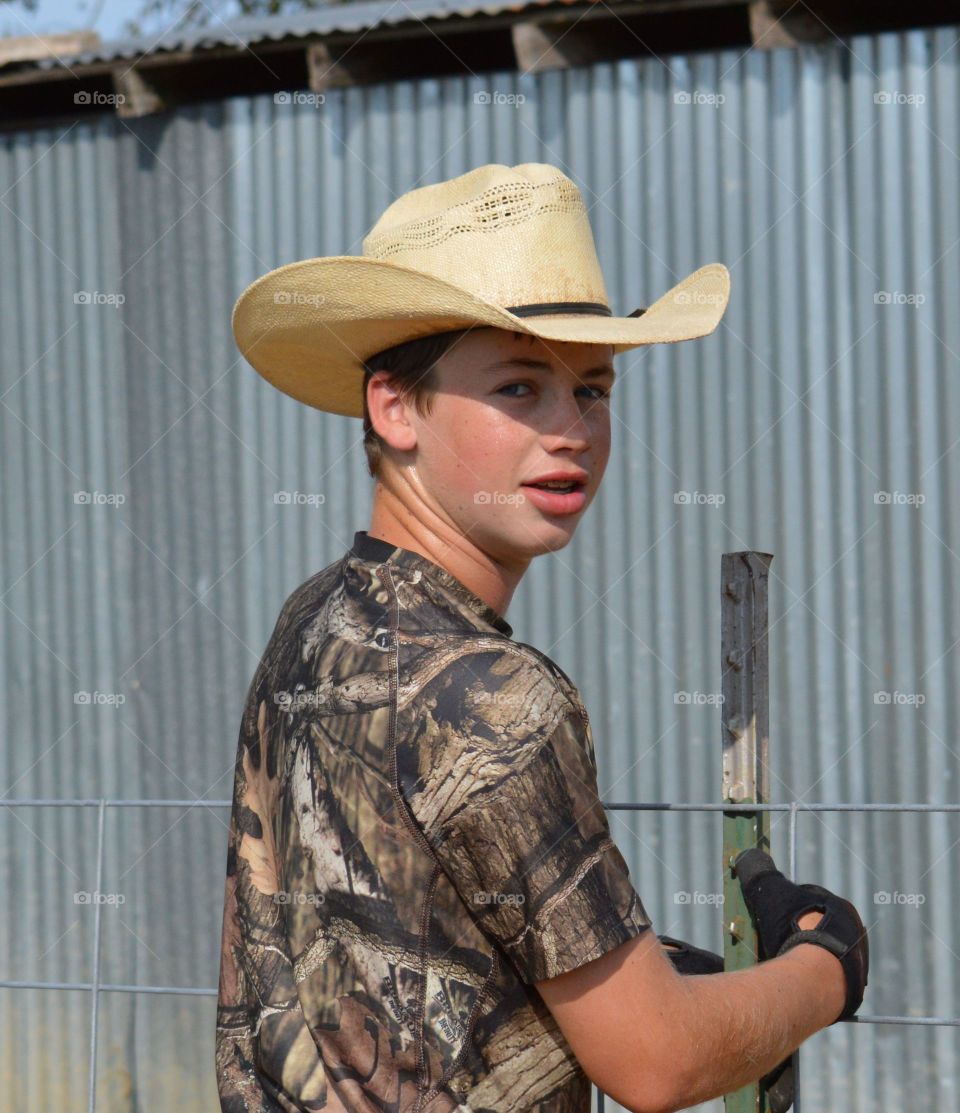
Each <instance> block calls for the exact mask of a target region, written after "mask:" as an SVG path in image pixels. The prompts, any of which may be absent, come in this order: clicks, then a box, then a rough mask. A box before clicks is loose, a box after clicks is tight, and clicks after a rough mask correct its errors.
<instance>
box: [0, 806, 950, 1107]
mask: <svg viewBox="0 0 960 1113" xmlns="http://www.w3.org/2000/svg"><path fill="white" fill-rule="evenodd" d="M0 805H2V806H3V807H6V808H96V809H97V811H98V816H97V859H96V872H97V882H96V892H98V893H99V892H100V891H101V886H102V882H103V848H104V828H105V825H106V814H107V809H108V808H229V807H231V806H232V801H230V800H120V799H95V798H94V799H78V800H54V799H43V798H36V799H29V798H27V799H22V800H0ZM603 806H604V808H605V809H606V810H607V811H659V812H749V813H755V812H762V811H765V812H789V813H790V819H789V828H788V840H789V843H788V861H789V867H788V869H789V873H788V876H789V877H790V878H791V879H793V880H796V869H797V816H798V814H799V813H800V812H801V811H808V812H960V804H821V803H804V802H801V801H798V800H791V801H788V802H786V803H777V804H771V803H764V804H756V803H745V804H732V803H705V804H694V803H672V804H662V803H660V804H658V803H646V804H640V803H613V804H604V805H603ZM93 907H94V929H93V980H92V981H90V982H43V981H11V980H0V989H40V990H44V989H47V990H49V989H56V990H79V991H81V992H86V993H89V994H90V1059H89V1067H88V1082H87V1110H88V1113H95V1111H96V1077H97V1076H96V1071H97V1024H98V1009H99V1000H100V994H101V993H133V994H141V993H142V994H157V993H165V994H177V995H185V996H194V997H214V998H215V997H216V996H217V993H218V990H217V988H216V987H214V988H212V989H205V988H202V987H194V986H162V985H124V984H119V983H109V982H101V981H100V942H101V926H102V925H101V904H100V903H99V902H98V901H96V902H94V906H93ZM840 1023H842V1024H903V1025H920V1026H946V1027H954V1028H957V1027H960V1018H957V1017H943V1016H896V1015H893V1016H863V1015H861V1014H859V1013H858V1014H857V1015H856V1016H854V1017H850V1018H849V1019H846V1020H843V1021H841V1022H840ZM799 1081H800V1080H799V1077H798V1078H797V1079H796V1093H795V1097H794V1105H793V1108H794V1111H795V1113H800V1087H799ZM603 1109H604V1095H603V1092H602V1091H601V1090H599V1089H598V1090H597V1110H598V1113H603Z"/></svg>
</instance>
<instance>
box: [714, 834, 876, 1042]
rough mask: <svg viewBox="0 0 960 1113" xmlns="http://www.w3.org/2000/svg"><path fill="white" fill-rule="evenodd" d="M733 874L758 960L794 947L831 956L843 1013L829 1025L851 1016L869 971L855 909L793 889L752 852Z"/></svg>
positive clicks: (822, 893) (809, 889)
mask: <svg viewBox="0 0 960 1113" xmlns="http://www.w3.org/2000/svg"><path fill="white" fill-rule="evenodd" d="M733 869H734V873H735V874H736V876H737V878H738V879H739V881H740V888H741V889H742V890H743V899H744V902H745V903H746V905H747V908H748V909H749V911H750V915H751V917H752V918H753V921H754V924H755V926H756V929H757V935H758V937H759V944H760V959H761V960H764V959H768V958H774V957H775V956H777V955H782V954H783V953H784V952H785V951H789V950H790V949H791V948H792V947H795V946H797V945H798V944H800V943H814V944H816V945H817V946H819V947H823V948H825V949H826V950H828V951H831V952H832V953H833V954H835V955H836V956H837V958H838V959H839V960H840V964H841V966H842V967H843V975H844V978H845V980H846V987H847V994H846V1001H845V1003H844V1006H843V1011H842V1012H841V1013H840V1015H839V1016H838V1017H837V1018H836V1020H834V1021H832V1022H831V1023H832V1024H836V1023H837V1021H838V1020H843V1019H845V1018H846V1017H849V1016H853V1015H854V1013H855V1012H856V1011H857V1009H859V1008H860V1004H861V1002H862V1001H863V993H864V990H865V989H866V985H867V973H868V970H869V966H870V955H869V946H868V943H867V929H866V928H865V927H864V926H863V921H862V920H861V919H860V916H859V914H858V912H857V910H856V908H854V906H853V905H852V904H851V903H850V902H849V901H848V900H844V899H843V898H842V897H838V896H836V894H834V893H831V892H830V890H829V889H824V888H823V887H822V886H821V885H795V884H794V883H793V882H792V881H790V880H788V879H787V878H786V877H785V876H784V875H783V874H782V873H781V872H780V870H778V869H777V867H776V865H775V864H774V861H773V859H772V858H771V857H770V855H769V854H767V853H766V852H765V851H763V850H758V849H757V848H756V847H751V848H750V849H749V850H742V851H741V852H740V853H739V854H738V855H737V857H736V859H735V860H734V863H733ZM814 911H817V912H822V913H823V915H822V917H820V919H819V920H818V921H816V926H815V927H808V926H805V925H806V924H807V923H809V919H810V918H809V916H808V915H806V914H809V913H811V912H814ZM801 917H802V918H803V919H804V925H801V924H800V919H801Z"/></svg>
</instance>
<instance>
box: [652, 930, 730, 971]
mask: <svg viewBox="0 0 960 1113" xmlns="http://www.w3.org/2000/svg"><path fill="white" fill-rule="evenodd" d="M657 938H658V939H659V940H660V942H661V943H662V944H663V945H664V947H666V948H667V954H668V955H669V956H670V961H671V962H672V963H673V965H674V966H675V967H676V968H677V971H678V972H679V973H681V974H722V973H723V957H722V956H721V955H717V954H714V953H713V951H704V950H702V949H701V948H700V947H695V946H694V945H693V944H692V943H684V941H683V940H682V939H674V938H673V937H672V936H669V935H658V936H657ZM674 948H676V949H674Z"/></svg>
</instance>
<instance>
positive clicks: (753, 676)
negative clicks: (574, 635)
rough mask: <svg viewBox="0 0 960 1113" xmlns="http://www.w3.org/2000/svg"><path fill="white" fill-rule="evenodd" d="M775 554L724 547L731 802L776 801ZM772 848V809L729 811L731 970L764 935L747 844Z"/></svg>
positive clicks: (757, 1095)
mask: <svg viewBox="0 0 960 1113" xmlns="http://www.w3.org/2000/svg"><path fill="white" fill-rule="evenodd" d="M772 560H773V556H772V555H771V554H770V553H756V552H741V553H724V554H723V555H722V557H721V561H720V585H721V591H720V598H721V606H720V654H721V674H722V694H723V701H722V704H721V709H720V710H721V716H720V717H721V724H722V736H723V785H722V796H721V798H722V800H723V802H724V803H733V804H746V803H759V804H766V803H768V802H769V797H770V785H769V774H768V766H767V761H768V743H769V725H770V720H769V696H770V692H769V673H768V669H767V578H768V570H769V567H770V562H771V561H772ZM751 846H758V847H760V848H761V849H762V850H766V851H768V852H769V850H770V815H769V812H767V811H764V810H760V811H756V812H751V811H740V810H738V811H734V812H724V813H723V909H724V913H723V921H724V931H723V961H724V969H725V970H743V969H745V968H747V967H750V966H754V965H755V964H756V962H757V939H756V932H755V930H754V927H753V924H752V923H751V921H750V914H749V912H748V911H747V907H746V905H745V904H744V902H743V894H742V892H741V890H740V883H739V881H738V880H737V879H736V878H735V877H734V875H733V870H732V865H733V860H734V858H736V856H737V854H738V853H739V852H740V851H741V850H745V849H746V848H747V847H751ZM724 1107H725V1109H726V1111H727V1113H767V1110H768V1108H769V1107H768V1104H767V1099H766V1094H765V1092H764V1090H763V1087H762V1086H761V1085H760V1084H759V1083H758V1082H755V1083H751V1084H750V1085H747V1086H744V1087H742V1088H741V1089H739V1090H736V1091H734V1092H733V1093H730V1094H726V1095H724Z"/></svg>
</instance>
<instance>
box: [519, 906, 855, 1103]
mask: <svg viewBox="0 0 960 1113" xmlns="http://www.w3.org/2000/svg"><path fill="white" fill-rule="evenodd" d="M810 919H811V920H813V921H816V920H817V919H818V916H817V914H815V913H814V914H810ZM536 985H537V989H538V990H539V991H540V993H541V995H542V997H543V999H544V1001H545V1002H546V1004H547V1007H548V1008H549V1009H550V1011H551V1013H553V1015H554V1017H555V1018H556V1021H557V1024H558V1025H559V1027H560V1029H561V1031H562V1032H563V1034H564V1036H565V1037H566V1039H567V1041H568V1042H569V1044H570V1046H571V1048H572V1050H573V1052H574V1054H575V1055H576V1056H577V1059H578V1060H579V1062H580V1064H581V1066H582V1067H583V1069H584V1071H585V1072H586V1073H587V1075H588V1076H589V1077H590V1079H591V1081H593V1082H594V1083H596V1085H597V1086H599V1087H600V1089H601V1090H603V1092H604V1093H606V1094H608V1095H609V1096H610V1097H611V1098H613V1099H614V1100H615V1101H617V1102H618V1103H619V1104H620V1105H622V1106H624V1108H626V1109H630V1110H632V1111H634V1113H667V1111H672V1110H677V1109H685V1108H688V1107H689V1106H691V1105H696V1104H697V1103H699V1102H703V1101H707V1100H709V1099H710V1098H714V1097H718V1096H720V1095H721V1094H726V1093H730V1092H731V1091H733V1090H737V1089H739V1088H740V1087H741V1086H744V1085H746V1084H747V1083H749V1082H753V1081H755V1080H756V1079H758V1078H760V1077H761V1076H763V1075H765V1074H766V1073H768V1072H769V1071H770V1070H771V1069H772V1068H773V1067H775V1066H776V1065H777V1064H778V1063H779V1062H780V1061H781V1060H782V1059H783V1058H784V1057H785V1056H787V1055H789V1054H790V1053H791V1052H792V1051H794V1050H795V1049H796V1048H797V1047H799V1046H800V1044H801V1043H803V1041H804V1040H806V1039H807V1038H808V1037H809V1036H811V1035H813V1034H814V1032H817V1031H819V1030H820V1029H821V1028H825V1027H827V1026H828V1025H829V1024H830V1023H831V1022H832V1021H833V1020H834V1019H836V1017H837V1016H838V1015H839V1014H840V1011H841V1009H842V1008H843V1004H844V1000H845V992H846V991H845V979H844V975H843V970H842V968H841V965H840V962H839V960H838V959H837V958H836V957H835V956H833V955H831V954H828V953H827V952H825V951H824V950H823V948H821V947H817V946H814V945H811V944H801V945H799V946H797V947H795V948H793V950H791V951H789V952H787V953H786V954H784V955H782V956H780V957H779V958H775V959H771V960H770V961H768V962H764V963H761V964H760V965H759V966H756V967H753V968H752V969H750V970H737V971H731V972H730V973H727V974H711V975H680V974H678V973H677V971H676V970H675V969H674V968H673V965H672V963H671V962H670V960H669V958H668V957H667V952H666V951H665V950H664V948H663V947H662V945H661V944H660V942H659V940H658V939H657V938H656V936H655V935H654V933H653V932H652V931H647V932H644V933H643V934H642V935H641V936H639V937H638V938H635V939H631V940H629V941H628V942H627V943H624V944H622V945H621V946H619V947H617V948H615V949H614V950H613V951H610V952H608V953H607V954H605V955H603V956H602V957H601V958H598V959H595V960H594V961H592V962H589V963H587V964H585V965H584V966H581V967H578V968H577V969H575V970H571V971H568V972H566V973H563V974H560V975H558V976H557V977H555V978H550V979H547V980H545V981H541V982H537V983H536Z"/></svg>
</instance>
